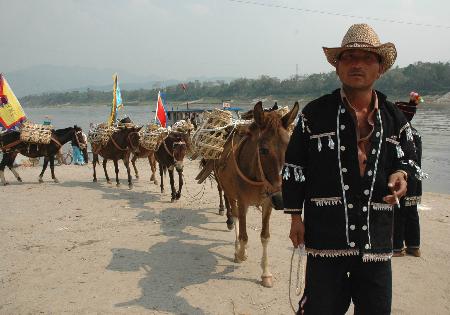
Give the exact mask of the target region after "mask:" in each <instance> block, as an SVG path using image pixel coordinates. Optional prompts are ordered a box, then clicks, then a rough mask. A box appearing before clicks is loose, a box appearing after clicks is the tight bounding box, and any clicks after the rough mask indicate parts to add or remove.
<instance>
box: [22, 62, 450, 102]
mask: <svg viewBox="0 0 450 315" xmlns="http://www.w3.org/2000/svg"><path fill="white" fill-rule="evenodd" d="M186 85H187V90H186V91H184V90H183V89H182V88H181V86H179V85H175V86H170V87H167V88H165V89H164V92H166V93H167V99H168V101H169V102H183V101H186V100H188V99H190V100H192V99H200V98H203V99H205V98H209V99H216V100H221V99H230V98H233V99H253V98H257V97H266V96H269V95H270V96H272V97H273V98H278V99H289V98H307V99H310V98H314V97H318V96H320V95H323V94H326V93H329V92H331V91H332V90H334V89H336V88H338V87H339V86H340V83H339V80H338V78H337V76H336V74H335V73H334V72H329V73H318V74H312V75H310V76H308V77H306V78H298V77H292V78H289V79H286V80H279V79H278V78H273V77H269V76H264V75H263V76H261V77H260V78H258V79H245V78H240V79H236V80H234V81H231V82H230V83H226V82H223V81H215V82H199V81H195V82H188V83H187V84H186ZM376 88H377V89H378V90H380V91H382V92H384V93H385V94H387V95H389V96H390V97H391V98H397V97H401V98H407V96H408V95H409V92H410V91H412V90H415V91H418V92H419V93H421V94H422V95H442V94H445V93H447V92H449V91H450V63H448V62H447V63H441V62H439V63H425V62H418V63H415V64H412V65H409V66H407V67H404V68H399V67H397V68H394V69H391V70H390V71H388V72H387V73H386V74H385V75H383V76H382V78H381V79H380V80H379V81H378V82H377V85H376ZM111 95H112V92H111V91H110V92H101V91H94V90H90V89H88V90H87V91H83V92H80V91H72V92H61V93H45V94H42V95H39V96H36V95H34V96H26V97H23V98H21V100H20V101H21V102H22V104H24V105H25V106H45V105H65V104H86V105H87V104H110V103H111V98H112V96H111ZM157 95H158V89H153V90H144V89H140V90H133V91H122V96H123V99H124V100H125V104H126V105H133V104H136V105H137V104H146V103H147V104H148V102H152V101H154V100H156V97H157Z"/></svg>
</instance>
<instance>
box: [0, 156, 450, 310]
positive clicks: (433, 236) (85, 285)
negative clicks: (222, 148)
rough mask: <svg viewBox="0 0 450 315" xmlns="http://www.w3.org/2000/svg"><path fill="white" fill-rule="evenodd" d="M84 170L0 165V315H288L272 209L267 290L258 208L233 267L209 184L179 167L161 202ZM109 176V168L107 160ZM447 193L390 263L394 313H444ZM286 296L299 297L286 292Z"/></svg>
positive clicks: (448, 281) (141, 188)
mask: <svg viewBox="0 0 450 315" xmlns="http://www.w3.org/2000/svg"><path fill="white" fill-rule="evenodd" d="M120 167H121V173H120V178H121V183H122V185H121V186H120V187H116V186H115V184H113V185H108V184H107V183H106V181H105V179H104V175H103V171H102V169H101V167H100V168H98V169H97V171H98V174H99V182H98V183H93V182H92V167H91V165H87V166H75V165H70V166H59V167H57V168H56V175H57V177H58V179H59V180H60V183H59V184H55V183H53V182H52V180H51V179H50V172H49V170H47V173H46V174H45V176H44V180H45V182H44V183H43V184H38V182H37V178H38V174H39V172H40V168H38V167H19V168H18V171H19V173H20V174H21V176H22V178H23V180H24V182H23V183H18V182H17V181H16V180H15V178H14V176H13V174H12V173H11V172H10V171H9V170H5V177H6V179H7V180H8V181H9V182H10V185H9V186H2V187H0V196H1V205H0V209H1V210H0V233H1V235H2V241H1V242H0V252H1V253H2V255H1V256H0V314H189V315H190V314H236V315H237V314H240V315H244V314H245V315H248V314H292V311H291V308H290V305H289V300H288V283H289V267H290V257H291V253H292V246H291V243H290V240H289V239H288V233H289V232H288V231H289V220H290V219H289V217H288V216H287V215H284V214H282V213H281V212H274V213H273V214H272V219H271V240H270V243H269V255H270V265H271V269H272V273H273V275H274V286H273V288H270V289H268V288H264V287H262V286H261V284H260V275H261V268H260V265H259V264H260V257H261V243H260V240H259V233H260V229H261V223H260V221H261V219H260V212H259V211H258V210H257V209H256V208H251V209H250V210H249V215H248V233H249V247H248V254H249V256H248V260H247V261H246V262H244V263H241V264H237V263H234V261H233V258H234V232H232V231H231V232H230V231H228V230H227V227H226V224H225V220H226V218H225V217H222V216H219V215H218V195H217V190H216V187H215V185H214V184H213V185H211V183H210V182H209V181H208V182H206V184H203V185H198V184H196V183H195V181H194V180H193V179H194V177H195V175H196V174H197V172H198V162H197V161H187V162H186V163H185V171H184V176H185V187H184V189H183V193H182V196H181V199H180V200H179V201H177V202H175V203H171V202H170V194H169V190H170V187H169V186H167V182H168V177H167V178H166V192H165V193H164V194H161V193H160V188H159V186H156V185H154V184H153V183H150V182H149V177H150V168H149V166H148V164H146V163H144V161H143V160H142V161H139V163H138V167H139V169H140V175H141V178H140V179H139V180H138V181H135V185H134V189H133V190H128V185H127V182H126V180H125V179H126V176H125V174H126V171H125V169H124V167H123V165H122V164H121V163H120ZM109 172H110V176H111V175H113V174H114V172H113V168H112V163H109ZM449 215H450V195H445V194H437V193H430V192H426V193H425V194H424V197H423V204H422V206H421V211H420V219H421V232H422V246H421V250H422V257H421V258H413V257H409V256H405V257H401V258H394V259H393V279H394V284H393V290H394V295H393V307H392V312H393V314H450V272H449V271H450V232H449V231H450V218H449ZM294 299H295V301H296V302H297V300H298V297H294Z"/></svg>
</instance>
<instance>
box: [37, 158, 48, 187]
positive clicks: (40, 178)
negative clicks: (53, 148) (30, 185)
mask: <svg viewBox="0 0 450 315" xmlns="http://www.w3.org/2000/svg"><path fill="white" fill-rule="evenodd" d="M47 165H48V157H45V158H44V165H43V166H42V171H41V174H39V183H43V182H44V180H43V179H42V177H43V176H44V173H45V170H46V169H47Z"/></svg>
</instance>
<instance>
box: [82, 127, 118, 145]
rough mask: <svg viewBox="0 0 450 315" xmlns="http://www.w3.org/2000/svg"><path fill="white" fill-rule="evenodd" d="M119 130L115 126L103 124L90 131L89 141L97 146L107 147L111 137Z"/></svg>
mask: <svg viewBox="0 0 450 315" xmlns="http://www.w3.org/2000/svg"><path fill="white" fill-rule="evenodd" d="M117 130H118V129H117V128H116V127H114V126H108V124H106V123H101V124H98V125H96V126H94V127H93V128H92V129H90V130H89V134H88V140H89V142H90V143H92V144H93V145H96V146H105V145H106V144H107V143H108V141H109V139H110V138H111V135H112V134H113V133H114V132H116V131H117Z"/></svg>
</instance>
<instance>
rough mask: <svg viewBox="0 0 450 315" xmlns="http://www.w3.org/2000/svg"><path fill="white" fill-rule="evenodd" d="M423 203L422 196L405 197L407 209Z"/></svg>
mask: <svg viewBox="0 0 450 315" xmlns="http://www.w3.org/2000/svg"><path fill="white" fill-rule="evenodd" d="M421 202H422V196H407V197H405V207H409V206H417V205H418V204H419V203H421Z"/></svg>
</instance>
